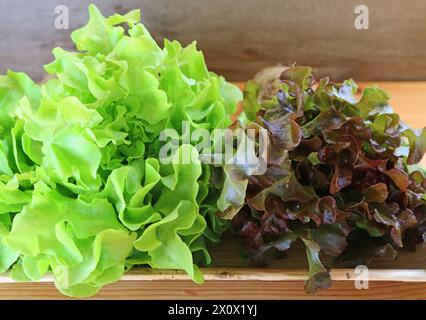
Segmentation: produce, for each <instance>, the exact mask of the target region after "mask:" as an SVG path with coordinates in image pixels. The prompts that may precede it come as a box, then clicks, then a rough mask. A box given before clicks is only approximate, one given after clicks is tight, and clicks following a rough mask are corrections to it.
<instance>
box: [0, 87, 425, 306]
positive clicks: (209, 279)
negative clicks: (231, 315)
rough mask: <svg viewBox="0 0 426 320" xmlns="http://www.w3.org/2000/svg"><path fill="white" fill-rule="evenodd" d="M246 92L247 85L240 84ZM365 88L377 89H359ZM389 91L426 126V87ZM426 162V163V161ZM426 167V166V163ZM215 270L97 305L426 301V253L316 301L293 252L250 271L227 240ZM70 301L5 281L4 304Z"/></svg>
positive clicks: (381, 266) (383, 263)
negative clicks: (201, 278)
mask: <svg viewBox="0 0 426 320" xmlns="http://www.w3.org/2000/svg"><path fill="white" fill-rule="evenodd" d="M238 85H239V86H240V87H242V86H243V84H242V83H239V84H238ZM359 85H360V88H365V87H367V86H371V85H373V83H365V82H361V83H359ZM378 85H379V86H380V87H382V88H384V89H385V90H386V91H388V92H389V93H390V95H391V97H392V99H391V104H392V106H393V107H394V108H395V110H396V111H397V112H399V113H400V115H401V118H402V119H403V120H404V121H405V122H407V124H409V125H412V126H414V127H417V128H421V127H424V126H425V125H426V112H425V111H426V106H425V101H426V82H379V83H378ZM425 160H426V159H425ZM423 163H424V164H425V165H426V161H423ZM212 256H213V261H214V266H212V267H210V268H206V269H204V270H203V272H204V273H205V275H206V283H205V284H203V285H196V284H194V283H192V282H191V281H190V280H188V277H187V276H186V275H184V274H183V273H182V272H176V271H158V270H149V269H145V270H132V271H131V272H130V273H128V274H126V275H125V276H124V277H123V280H121V281H119V282H117V283H114V284H111V285H108V286H106V287H105V288H103V289H102V290H101V292H100V293H99V294H98V295H97V296H95V297H93V299H426V248H420V249H419V250H417V252H415V253H412V252H407V251H401V252H400V254H399V258H398V259H397V260H394V259H389V258H388V259H383V260H380V261H375V262H373V263H372V264H371V265H370V266H369V267H370V269H369V280H370V283H369V289H368V290H357V289H356V288H355V285H354V283H355V282H354V279H355V278H354V277H355V275H354V270H353V269H334V270H333V271H332V278H333V279H334V281H333V286H332V288H330V289H327V290H321V291H320V292H318V293H316V294H315V295H309V294H306V293H305V292H304V289H303V283H304V279H306V276H307V273H306V266H307V261H306V257H305V254H304V252H303V250H301V248H299V247H297V246H296V247H295V248H292V249H291V250H289V252H288V253H287V256H286V258H285V259H279V260H275V261H273V262H272V263H271V264H270V268H268V269H255V268H250V267H249V261H248V259H247V257H246V256H245V255H244V253H243V249H242V247H241V244H240V243H239V242H238V241H235V240H225V241H224V242H222V243H221V244H220V245H218V246H217V247H215V248H213V249H212ZM53 298H54V299H65V298H66V297H64V296H62V295H61V294H60V293H58V292H57V290H56V289H55V288H54V285H53V284H52V282H51V279H50V278H49V277H47V278H45V279H44V280H43V281H42V282H38V283H13V282H12V281H11V280H10V279H9V278H8V277H6V276H0V299H53Z"/></svg>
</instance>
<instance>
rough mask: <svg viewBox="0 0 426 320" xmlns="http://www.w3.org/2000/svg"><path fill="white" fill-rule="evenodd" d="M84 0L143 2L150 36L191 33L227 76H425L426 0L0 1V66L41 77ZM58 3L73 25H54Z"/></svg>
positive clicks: (107, 4) (110, 6)
mask: <svg viewBox="0 0 426 320" xmlns="http://www.w3.org/2000/svg"><path fill="white" fill-rule="evenodd" d="M90 2H93V3H95V4H97V5H98V6H99V7H100V8H101V10H102V11H103V12H104V14H105V15H106V14H110V13H112V12H114V11H118V12H125V11H127V10H129V9H134V8H141V9H142V15H143V21H144V23H145V24H146V26H147V27H148V28H149V29H150V30H151V32H152V33H153V35H154V36H155V38H156V39H158V40H159V41H161V39H162V38H163V37H168V38H171V39H177V40H180V41H182V42H183V43H185V44H187V43H189V42H191V41H192V40H195V39H196V40H197V41H198V46H199V47H200V48H201V49H202V50H203V51H204V53H205V55H206V58H207V62H208V65H209V68H210V69H211V70H214V71H216V72H219V73H221V74H223V75H225V76H226V77H227V78H228V79H229V80H240V81H241V80H243V81H244V80H247V79H249V78H250V77H252V76H253V75H254V74H255V73H256V71H257V70H259V69H260V68H261V67H264V66H268V65H274V64H278V63H282V64H288V63H290V62H293V61H296V62H297V63H298V64H308V65H311V66H313V67H315V69H316V71H317V72H318V74H319V75H325V74H327V75H331V76H332V78H333V79H335V80H339V79H342V78H347V77H354V78H355V79H357V80H426V59H425V54H426V1H424V0H410V1H401V0H362V1H360V0H345V1H339V0H321V1H318V0H240V1H235V0H214V1H211V0H124V1H119V0H92V1H87V0H83V1H81V0H31V1H28V0H1V1H0V73H4V72H5V70H6V69H7V68H12V69H16V70H21V71H25V72H29V73H30V74H31V76H33V77H34V78H35V79H36V80H40V79H41V78H42V76H43V69H42V65H43V64H45V63H47V62H49V61H50V60H51V59H52V57H51V54H50V51H51V49H52V48H53V47H54V46H63V47H65V48H72V44H71V42H70V40H69V33H70V31H71V30H72V29H75V28H77V27H79V26H81V25H82V24H84V23H85V22H86V20H87V5H88V4H89V3H90ZM59 4H63V5H66V6H67V7H68V8H69V22H70V30H56V29H55V27H54V19H55V16H56V15H55V11H54V10H55V7H56V6H57V5H59ZM359 4H364V5H367V6H368V8H369V24H370V26H369V27H370V28H369V29H368V30H357V29H356V28H355V27H354V20H355V17H356V14H355V12H354V8H355V6H356V5H359Z"/></svg>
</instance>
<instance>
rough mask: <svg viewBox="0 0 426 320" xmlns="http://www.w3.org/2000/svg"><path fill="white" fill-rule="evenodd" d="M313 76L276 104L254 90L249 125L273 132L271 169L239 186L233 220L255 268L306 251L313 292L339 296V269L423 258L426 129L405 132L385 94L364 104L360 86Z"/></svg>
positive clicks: (302, 73)
mask: <svg viewBox="0 0 426 320" xmlns="http://www.w3.org/2000/svg"><path fill="white" fill-rule="evenodd" d="M311 72H312V70H311V68H309V67H294V66H293V67H291V68H289V69H286V70H285V71H284V72H283V73H282V75H281V77H280V82H279V85H278V86H277V88H276V90H275V92H274V94H273V95H272V96H271V98H263V99H262V98H259V96H260V95H259V93H260V92H262V90H261V89H262V88H260V86H259V85H258V84H257V83H256V82H254V81H250V82H248V83H247V85H246V89H245V95H244V108H245V109H244V111H245V113H244V115H243V116H242V117H241V122H242V124H241V125H242V126H245V127H247V125H251V126H253V124H256V125H257V126H259V127H261V128H263V129H265V130H267V134H268V136H269V140H270V143H269V146H268V150H267V163H268V167H267V170H266V172H265V173H264V174H262V175H240V176H239V177H238V179H237V180H238V181H239V186H241V184H242V182H243V181H244V182H245V183H246V184H245V185H244V188H246V199H245V205H244V206H243V207H242V208H241V210H240V211H239V213H238V214H237V215H236V216H233V215H231V216H229V217H228V218H231V217H233V219H234V222H235V225H236V226H238V228H239V230H240V233H241V235H242V237H243V238H244V240H245V242H246V244H247V247H248V249H249V252H250V255H251V258H252V261H253V263H255V264H265V263H266V262H267V260H268V258H270V255H271V253H273V252H274V251H281V252H285V251H286V250H288V249H289V248H290V247H291V246H292V245H293V243H294V242H295V241H296V240H299V241H301V242H303V243H304V245H305V247H306V252H307V258H308V262H309V274H310V278H309V280H308V281H307V282H306V289H307V291H309V292H313V291H315V290H316V289H317V288H323V287H328V286H330V274H329V269H330V267H331V266H332V265H335V264H339V265H345V266H356V265H359V264H368V263H369V262H370V261H371V260H372V259H373V258H377V257H381V256H384V255H385V254H388V253H390V254H391V255H394V254H395V253H396V249H399V248H401V247H406V248H409V249H414V248H415V247H416V246H417V245H418V244H421V243H423V242H424V241H425V235H426V176H425V171H424V170H421V169H419V167H418V166H416V165H415V164H417V163H418V162H419V161H420V160H421V159H422V158H423V155H424V154H425V152H426V128H423V130H414V129H411V128H409V127H408V126H406V125H405V124H404V123H403V122H401V121H400V118H399V116H398V115H397V114H396V113H394V112H393V111H392V109H391V108H390V107H389V105H388V99H389V97H388V95H387V94H386V92H384V91H383V90H381V89H380V88H377V87H372V88H367V89H365V90H364V91H363V93H362V95H361V98H360V99H359V100H358V99H357V98H356V93H357V86H356V84H355V83H354V82H353V81H352V80H347V81H345V82H343V83H342V84H335V83H332V82H330V81H329V79H328V78H324V79H321V80H320V81H318V82H317V81H315V80H314V78H313V76H312V73H311ZM234 180H236V179H234ZM234 189H235V190H238V191H239V192H240V193H241V190H242V188H241V187H236V188H234ZM230 193H231V192H230ZM235 193H236V192H234V194H235ZM324 261H326V262H324Z"/></svg>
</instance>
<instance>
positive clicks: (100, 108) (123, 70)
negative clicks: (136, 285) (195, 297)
mask: <svg viewBox="0 0 426 320" xmlns="http://www.w3.org/2000/svg"><path fill="white" fill-rule="evenodd" d="M89 13H90V20H89V22H88V24H87V25H86V26H84V27H82V28H81V29H79V30H76V31H74V32H73V33H72V35H71V38H72V40H73V42H74V43H75V45H76V47H77V50H78V51H75V52H71V51H66V50H64V49H61V48H55V49H54V50H53V55H54V57H55V60H54V61H53V62H52V63H50V64H48V65H46V66H45V70H46V71H47V72H48V73H49V74H50V75H51V77H52V79H51V80H49V81H47V82H46V83H44V84H43V85H41V86H38V85H36V84H34V83H33V82H32V80H31V79H30V78H29V77H28V76H26V75H25V74H23V73H16V72H12V71H9V72H8V73H7V75H5V76H2V77H0V272H4V271H6V270H8V269H10V275H11V276H12V277H13V278H14V279H17V280H33V281H36V280H39V279H40V278H41V277H42V276H43V275H45V274H46V273H47V272H48V271H51V272H52V273H53V276H54V279H55V284H56V286H57V288H58V289H59V290H60V291H61V292H63V293H64V294H66V295H70V296H80V297H81V296H89V295H93V294H95V293H96V292H97V291H98V290H99V289H100V287H102V286H103V285H105V284H107V283H111V282H113V281H116V280H118V279H119V278H120V277H121V276H122V274H123V273H124V272H125V271H126V270H128V269H129V268H130V267H132V266H134V265H149V266H151V267H153V268H166V269H182V270H185V271H186V272H187V273H188V274H189V275H190V276H191V277H192V278H193V279H194V280H195V281H196V282H202V280H203V277H202V274H201V273H200V271H199V269H198V267H197V264H198V263H200V264H208V263H210V256H209V254H208V252H207V249H206V241H213V242H217V241H218V239H219V238H218V235H220V233H221V232H222V231H223V230H224V229H225V228H226V226H227V223H226V221H222V220H219V219H218V218H217V216H216V211H218V208H217V200H218V198H219V196H220V186H214V185H211V184H210V183H209V181H210V176H211V168H210V167H209V166H207V165H205V164H202V163H201V162H200V161H199V160H197V155H198V153H199V152H201V151H202V150H200V149H199V148H196V147H195V146H194V145H195V143H193V144H191V143H189V144H188V143H186V144H182V145H181V146H180V147H179V148H178V149H177V150H176V152H175V153H174V154H172V155H170V157H171V158H173V159H179V157H181V156H183V155H188V154H191V155H193V156H194V157H193V158H194V159H196V160H194V161H191V162H190V163H188V164H181V163H180V162H179V161H172V162H171V163H168V164H167V163H163V162H161V161H160V159H159V151H160V148H161V147H162V146H163V145H164V144H165V142H164V141H161V139H160V135H161V132H162V131H163V130H164V129H167V128H171V129H175V130H176V131H177V132H178V133H179V137H180V138H181V139H182V140H183V139H184V138H185V136H186V135H187V134H189V133H188V132H189V131H188V132H187V130H183V129H182V127H181V124H182V122H183V121H187V122H188V123H189V124H190V127H189V129H196V128H203V129H206V130H209V131H212V130H214V129H217V128H226V127H227V126H228V125H229V124H230V120H229V119H230V115H231V114H233V113H234V111H235V108H236V103H237V102H238V101H239V100H241V98H242V97H241V92H240V91H239V90H238V88H236V87H235V86H233V85H231V84H229V83H227V82H226V81H225V80H224V79H223V78H222V77H219V76H217V75H215V74H213V73H210V72H209V71H208V70H207V67H206V65H205V62H204V58H203V55H202V53H201V52H199V51H197V50H196V47H195V43H192V44H190V45H189V46H187V47H185V48H182V46H181V45H180V44H179V43H178V42H176V41H173V42H170V41H167V40H165V41H164V48H160V47H159V46H158V45H157V44H156V42H155V41H154V39H153V38H152V37H151V35H150V34H149V33H148V31H147V30H146V29H145V27H144V26H143V25H142V24H140V23H138V22H139V20H140V16H139V11H131V12H129V13H127V14H125V15H120V14H115V15H113V16H111V17H109V18H105V17H103V16H102V14H101V13H100V12H99V11H98V9H97V8H96V7H95V6H93V5H91V6H90V7H89ZM191 159H192V158H191Z"/></svg>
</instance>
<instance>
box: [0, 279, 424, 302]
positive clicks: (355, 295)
mask: <svg viewBox="0 0 426 320" xmlns="http://www.w3.org/2000/svg"><path fill="white" fill-rule="evenodd" d="M0 299H27V300H30V299H31V300H38V299H40V300H47V299H69V298H67V297H64V296H63V295H61V294H60V293H59V292H58V291H57V290H56V288H55V287H54V285H53V284H52V283H43V282H42V283H32V284H27V285H23V284H17V283H8V284H2V285H1V290H0ZM91 299H116V300H119V299H123V300H124V299H129V300H136V299H144V300H155V299H177V300H179V299H192V300H201V299H210V300H211V299H217V300H238V299H252V300H261V299H270V300H282V299H296V300H301V299H304V300H306V299H310V300H324V299H336V300H339V299H341V300H344V299H374V300H376V299H426V284H423V283H404V282H370V283H369V289H366V290H357V289H355V287H354V284H353V283H352V282H334V283H333V286H332V287H331V288H329V289H326V290H320V291H319V292H318V293H316V294H314V295H312V294H306V293H305V291H304V289H303V281H277V282H265V281H232V282H230V281H206V282H205V283H204V284H203V285H197V284H194V283H192V282H191V281H187V280H186V281H178V280H173V281H120V282H117V283H114V284H111V285H108V286H106V287H104V288H103V289H102V291H101V292H100V293H99V294H98V295H96V296H95V297H92V298H91Z"/></svg>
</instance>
